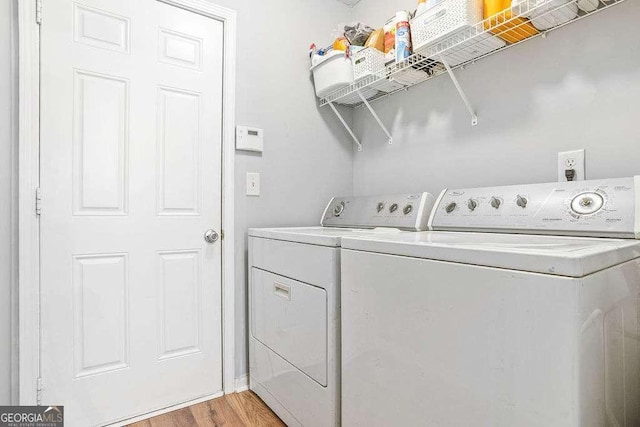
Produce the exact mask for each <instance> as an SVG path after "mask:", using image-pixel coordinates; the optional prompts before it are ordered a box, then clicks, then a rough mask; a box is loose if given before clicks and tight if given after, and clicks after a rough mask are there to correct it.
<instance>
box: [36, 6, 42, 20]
mask: <svg viewBox="0 0 640 427" xmlns="http://www.w3.org/2000/svg"><path fill="white" fill-rule="evenodd" d="M36 24H38V25H40V24H42V0H36Z"/></svg>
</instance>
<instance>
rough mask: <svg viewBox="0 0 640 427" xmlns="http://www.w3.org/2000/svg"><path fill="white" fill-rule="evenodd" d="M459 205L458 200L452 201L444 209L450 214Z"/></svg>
mask: <svg viewBox="0 0 640 427" xmlns="http://www.w3.org/2000/svg"><path fill="white" fill-rule="evenodd" d="M457 207H458V205H457V204H456V202H451V203H449V204H448V205H447V206H446V207H445V208H444V210H445V212H447V213H448V214H450V213H451V212H453V211H455V210H456V208H457Z"/></svg>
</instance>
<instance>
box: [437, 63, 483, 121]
mask: <svg viewBox="0 0 640 427" xmlns="http://www.w3.org/2000/svg"><path fill="white" fill-rule="evenodd" d="M440 62H442V64H443V65H444V67H445V68H446V70H447V73H449V77H451V81H452V82H453V85H454V86H455V87H456V89H457V90H458V94H459V95H460V98H462V102H464V105H465V107H467V111H468V112H469V114H470V115H471V126H475V125H477V124H478V115H477V114H476V112H475V110H474V109H473V107H472V106H471V102H469V98H467V94H465V93H464V90H463V89H462V86H460V83H459V82H458V79H457V78H456V75H455V74H453V70H452V69H451V67H450V66H449V63H448V62H447V60H446V59H445V57H444V56H442V55H440Z"/></svg>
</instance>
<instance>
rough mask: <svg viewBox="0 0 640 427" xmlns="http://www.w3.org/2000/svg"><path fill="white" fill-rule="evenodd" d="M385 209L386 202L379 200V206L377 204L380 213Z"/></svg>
mask: <svg viewBox="0 0 640 427" xmlns="http://www.w3.org/2000/svg"><path fill="white" fill-rule="evenodd" d="M383 209H384V202H378V206H376V210H377V211H378V213H380V212H382V210H383Z"/></svg>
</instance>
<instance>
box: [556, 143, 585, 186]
mask: <svg viewBox="0 0 640 427" xmlns="http://www.w3.org/2000/svg"><path fill="white" fill-rule="evenodd" d="M585 168H586V165H585V160H584V150H573V151H563V152H561V153H558V182H567V181H569V179H567V174H566V171H567V170H571V169H573V170H574V171H575V172H574V177H573V181H584V180H585V177H586V172H585Z"/></svg>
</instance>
